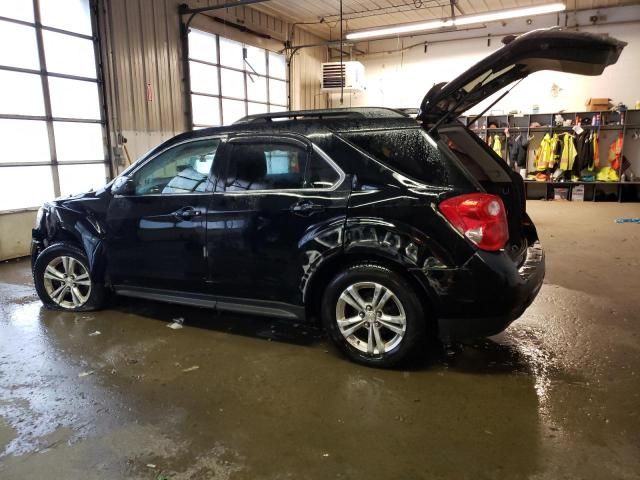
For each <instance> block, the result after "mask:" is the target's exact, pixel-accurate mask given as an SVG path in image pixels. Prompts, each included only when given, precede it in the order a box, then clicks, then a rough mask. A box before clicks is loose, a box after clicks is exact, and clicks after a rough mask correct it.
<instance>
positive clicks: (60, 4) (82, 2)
mask: <svg viewBox="0 0 640 480" xmlns="http://www.w3.org/2000/svg"><path fill="white" fill-rule="evenodd" d="M40 17H41V19H42V24H43V25H45V26H47V27H55V28H59V29H61V30H68V31H70V32H75V33H82V34H85V35H91V12H90V10H89V0H40Z"/></svg>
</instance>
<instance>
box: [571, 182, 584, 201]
mask: <svg viewBox="0 0 640 480" xmlns="http://www.w3.org/2000/svg"><path fill="white" fill-rule="evenodd" d="M571 200H573V201H574V202H584V185H575V186H574V187H573V189H572V190H571Z"/></svg>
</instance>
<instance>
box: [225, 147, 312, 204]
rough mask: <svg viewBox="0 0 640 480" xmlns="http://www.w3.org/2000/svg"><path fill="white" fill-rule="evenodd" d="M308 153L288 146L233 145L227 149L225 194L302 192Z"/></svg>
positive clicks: (300, 148) (299, 148)
mask: <svg viewBox="0 0 640 480" xmlns="http://www.w3.org/2000/svg"><path fill="white" fill-rule="evenodd" d="M306 157H307V152H306V151H305V150H304V149H303V148H302V147H299V146H297V145H293V144H288V143H267V142H255V143H253V142H251V143H244V142H243V143H235V144H233V146H232V148H231V149H230V154H229V167H228V169H227V176H226V182H225V185H226V190H227V191H232V192H233V191H246V190H283V189H290V188H303V186H304V185H303V184H304V167H305V161H306Z"/></svg>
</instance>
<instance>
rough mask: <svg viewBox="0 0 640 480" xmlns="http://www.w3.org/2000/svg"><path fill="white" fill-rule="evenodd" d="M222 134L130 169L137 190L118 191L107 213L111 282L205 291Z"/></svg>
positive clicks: (189, 143)
mask: <svg viewBox="0 0 640 480" xmlns="http://www.w3.org/2000/svg"><path fill="white" fill-rule="evenodd" d="M220 142H221V140H220V139H219V138H208V139H202V140H192V141H188V142H185V143H181V144H178V145H176V146H174V147H171V148H169V149H167V150H165V151H163V152H161V153H159V154H158V155H156V156H155V157H153V158H151V159H150V160H149V161H147V162H143V163H142V165H141V167H139V168H138V169H136V170H135V171H133V173H131V174H130V176H131V178H132V179H133V183H134V185H135V191H133V192H131V193H130V194H127V195H115V196H114V198H113V199H112V201H111V203H110V205H109V211H108V213H107V227H108V230H107V255H108V269H109V275H110V278H111V282H112V283H113V284H114V285H133V286H138V287H147V288H161V289H167V290H183V291H202V290H203V288H204V285H205V280H206V259H205V255H206V252H205V248H204V247H205V239H206V225H205V218H206V213H207V206H208V205H209V203H210V200H211V195H212V191H213V182H212V181H211V170H212V165H213V162H214V161H215V156H216V151H217V149H218V146H219V145H220Z"/></svg>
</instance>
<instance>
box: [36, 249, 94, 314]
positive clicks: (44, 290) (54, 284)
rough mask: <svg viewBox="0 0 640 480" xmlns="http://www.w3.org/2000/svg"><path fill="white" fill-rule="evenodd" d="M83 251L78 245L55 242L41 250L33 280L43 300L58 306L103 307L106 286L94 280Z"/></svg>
mask: <svg viewBox="0 0 640 480" xmlns="http://www.w3.org/2000/svg"><path fill="white" fill-rule="evenodd" d="M88 265H89V262H88V261H87V257H86V256H85V255H84V252H82V250H80V249H79V248H77V247H76V246H75V245H72V244H68V243H55V244H53V245H50V246H49V247H47V248H46V249H44V250H43V251H42V253H41V254H40V255H39V256H38V258H37V259H36V262H35V265H34V268H33V281H34V283H35V286H36V291H37V292H38V296H39V297H40V300H42V303H44V305H45V306H46V307H48V308H52V309H57V310H71V311H87V310H95V309H98V308H100V306H101V305H102V302H103V299H104V286H103V285H101V284H98V283H96V282H94V281H93V280H92V279H91V275H90V273H89V267H88Z"/></svg>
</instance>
